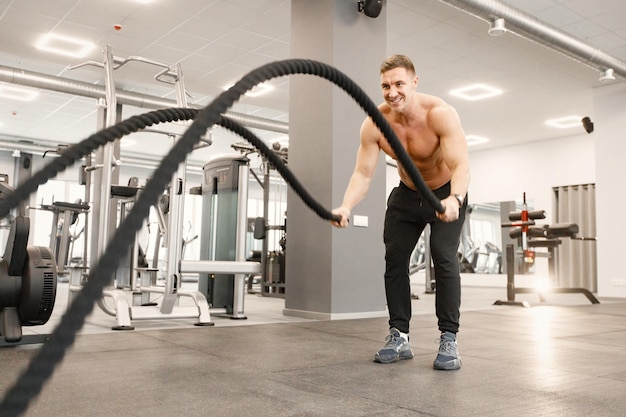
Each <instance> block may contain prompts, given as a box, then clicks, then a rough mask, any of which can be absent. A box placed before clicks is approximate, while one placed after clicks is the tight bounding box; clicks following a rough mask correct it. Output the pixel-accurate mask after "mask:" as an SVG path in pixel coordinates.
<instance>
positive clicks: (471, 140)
mask: <svg viewBox="0 0 626 417" xmlns="http://www.w3.org/2000/svg"><path fill="white" fill-rule="evenodd" d="M465 139H466V140H467V146H474V145H480V144H481V143H487V142H489V139H487V138H484V137H482V136H476V135H467V136H465Z"/></svg>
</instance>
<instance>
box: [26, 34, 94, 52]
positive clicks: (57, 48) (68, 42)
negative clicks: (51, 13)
mask: <svg viewBox="0 0 626 417" xmlns="http://www.w3.org/2000/svg"><path fill="white" fill-rule="evenodd" d="M35 47H36V48H37V49H39V50H42V51H46V52H52V53H53V54H58V55H63V56H69V57H72V58H83V57H85V56H86V55H87V54H89V53H90V52H91V51H92V50H93V49H94V48H95V47H96V45H94V44H93V43H91V42H89V41H84V40H82V39H78V38H73V37H71V36H64V35H56V34H53V33H48V34H47V35H44V36H42V37H41V39H39V42H37V43H36V44H35Z"/></svg>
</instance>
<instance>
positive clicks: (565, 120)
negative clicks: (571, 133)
mask: <svg viewBox="0 0 626 417" xmlns="http://www.w3.org/2000/svg"><path fill="white" fill-rule="evenodd" d="M581 120H582V116H565V117H559V118H558V119H550V120H546V124H547V125H548V126H550V127H556V128H557V129H568V128H570V127H579V126H580V121H581Z"/></svg>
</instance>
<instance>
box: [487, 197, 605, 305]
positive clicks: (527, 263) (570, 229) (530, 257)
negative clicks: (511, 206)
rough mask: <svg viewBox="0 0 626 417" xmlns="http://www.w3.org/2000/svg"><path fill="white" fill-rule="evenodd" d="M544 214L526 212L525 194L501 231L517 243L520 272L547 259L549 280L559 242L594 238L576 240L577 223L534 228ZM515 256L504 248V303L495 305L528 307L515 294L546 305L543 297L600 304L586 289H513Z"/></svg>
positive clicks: (554, 266) (497, 302)
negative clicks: (584, 299)
mask: <svg viewBox="0 0 626 417" xmlns="http://www.w3.org/2000/svg"><path fill="white" fill-rule="evenodd" d="M545 218H546V213H545V211H543V210H536V211H529V210H528V206H527V204H526V193H524V194H523V201H522V210H521V211H519V212H517V211H516V212H511V213H509V220H511V222H505V223H502V227H503V228H511V230H510V231H509V236H510V237H511V238H513V239H517V240H518V242H519V246H520V247H521V260H522V262H523V270H524V271H527V270H528V269H529V268H530V267H531V266H532V265H534V263H535V259H536V258H537V257H538V256H543V257H547V258H548V268H549V275H550V278H553V277H554V276H555V274H556V258H557V257H558V250H557V249H558V246H559V245H560V244H561V243H562V241H561V239H562V238H570V239H574V240H595V238H588V237H579V236H577V235H578V231H579V229H578V225H577V224H576V223H557V224H553V225H542V226H536V224H535V220H539V219H545ZM535 248H547V249H548V252H547V253H545V252H536V251H535ZM515 261H516V254H515V248H514V245H510V244H509V245H506V272H507V299H506V300H497V301H496V302H494V305H514V306H520V307H530V304H529V303H528V302H527V301H517V300H515V294H532V293H534V294H537V295H538V296H539V300H540V301H541V302H544V301H545V297H544V294H545V293H561V294H571V293H580V294H583V295H584V296H585V297H587V299H588V300H589V302H591V303H592V304H599V303H600V301H599V300H598V299H597V298H596V297H595V296H594V295H593V293H591V291H589V290H588V289H586V288H563V287H558V288H545V289H539V288H518V287H516V286H515V269H516V264H515Z"/></svg>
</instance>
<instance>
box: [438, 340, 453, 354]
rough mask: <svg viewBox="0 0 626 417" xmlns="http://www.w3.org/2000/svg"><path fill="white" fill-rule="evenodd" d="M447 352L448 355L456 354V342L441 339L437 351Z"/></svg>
mask: <svg viewBox="0 0 626 417" xmlns="http://www.w3.org/2000/svg"><path fill="white" fill-rule="evenodd" d="M444 352H445V353H449V354H450V356H454V355H455V354H456V343H455V342H454V341H452V340H446V339H441V342H440V343H439V353H444Z"/></svg>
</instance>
